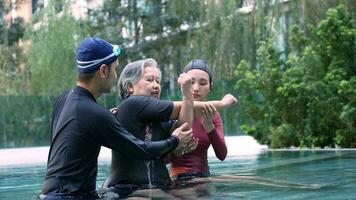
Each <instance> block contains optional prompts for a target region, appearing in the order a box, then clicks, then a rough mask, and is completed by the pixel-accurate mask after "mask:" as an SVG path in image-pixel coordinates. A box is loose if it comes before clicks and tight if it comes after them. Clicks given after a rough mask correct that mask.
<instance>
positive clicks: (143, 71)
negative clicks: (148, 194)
mask: <svg viewBox="0 0 356 200" xmlns="http://www.w3.org/2000/svg"><path fill="white" fill-rule="evenodd" d="M160 82H161V72H160V70H159V68H158V67H157V62H156V61H155V60H154V59H145V60H139V61H135V62H133V63H130V64H128V65H127V66H125V68H124V69H123V71H122V72H121V75H120V78H119V81H118V90H119V94H120V97H121V98H122V99H123V102H122V103H121V104H120V105H119V107H118V108H117V111H116V117H117V119H118V120H119V122H120V123H121V124H122V126H123V127H125V128H126V129H127V130H129V131H130V132H131V133H132V134H133V135H134V136H135V137H137V138H139V139H141V140H152V141H156V140H161V139H162V138H166V137H169V136H170V134H171V132H172V131H173V130H174V129H175V128H176V127H177V126H179V125H181V124H183V123H184V122H188V124H189V122H190V126H191V123H192V121H193V109H192V108H193V107H192V106H193V101H192V100H193V97H192V95H193V93H192V90H191V83H192V81H191V78H190V77H189V76H188V75H187V74H186V73H183V74H181V75H180V76H179V78H178V83H179V84H180V86H181V92H182V96H183V97H182V99H183V101H182V102H172V101H164V100H159V98H160V94H161V86H160ZM235 102H236V99H235V98H234V97H233V96H231V95H227V96H225V97H224V98H223V99H222V100H220V101H212V102H210V104H211V105H215V106H216V107H218V108H220V107H226V106H229V105H232V104H234V103H235ZM210 104H206V103H203V102H194V107H196V109H197V110H205V111H204V112H209V109H210V107H212V106H211V105H210ZM186 128H187V129H189V126H188V127H186ZM197 145H198V141H197V140H195V142H193V143H191V144H190V145H188V148H186V149H179V148H177V149H176V150H175V151H174V154H175V155H178V156H180V155H181V154H183V153H186V152H189V151H192V150H194V149H195V148H196V146H197ZM164 156H165V155H162V156H160V157H158V158H157V159H156V160H154V161H152V162H144V161H140V160H135V159H133V158H132V157H130V155H124V154H121V153H119V152H116V151H112V162H111V169H110V173H109V177H108V178H107V179H106V181H105V183H104V188H106V189H108V190H109V191H113V192H115V193H119V194H120V195H121V196H125V195H127V194H130V193H132V192H133V191H135V190H136V189H142V188H152V187H155V186H159V187H162V186H166V185H168V184H169V183H170V182H171V180H170V177H169V173H168V170H167V168H166V166H165V163H164V162H163V159H162V158H163V157H164ZM149 184H151V185H149Z"/></svg>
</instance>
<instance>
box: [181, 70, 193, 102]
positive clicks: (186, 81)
mask: <svg viewBox="0 0 356 200" xmlns="http://www.w3.org/2000/svg"><path fill="white" fill-rule="evenodd" d="M178 84H179V85H180V89H181V92H182V95H183V98H189V99H192V98H193V93H192V77H190V76H189V75H188V74H187V73H181V74H180V75H179V77H178Z"/></svg>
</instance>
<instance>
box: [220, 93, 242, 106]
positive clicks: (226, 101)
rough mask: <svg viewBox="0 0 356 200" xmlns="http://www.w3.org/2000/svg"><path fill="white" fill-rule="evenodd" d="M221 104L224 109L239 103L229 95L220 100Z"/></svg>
mask: <svg viewBox="0 0 356 200" xmlns="http://www.w3.org/2000/svg"><path fill="white" fill-rule="evenodd" d="M220 102H221V104H222V105H223V107H227V106H231V105H234V104H236V103H237V102H238V101H237V99H236V98H235V97H234V96H233V95H232V94H227V95H225V96H224V97H223V98H222V99H221V100H220Z"/></svg>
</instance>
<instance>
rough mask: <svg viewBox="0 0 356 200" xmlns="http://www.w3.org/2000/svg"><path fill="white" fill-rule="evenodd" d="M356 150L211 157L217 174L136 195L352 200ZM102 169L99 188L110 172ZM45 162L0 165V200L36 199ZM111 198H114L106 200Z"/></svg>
mask: <svg viewBox="0 0 356 200" xmlns="http://www.w3.org/2000/svg"><path fill="white" fill-rule="evenodd" d="M355 153H356V151H355V150H349V151H348V150H337V151H333V150H330V151H325V150H324V151H271V150H269V151H265V152H263V153H261V154H259V155H258V156H257V157H253V156H252V157H250V156H230V157H228V159H227V160H226V161H224V162H220V161H218V160H216V159H210V166H211V172H212V174H213V176H212V177H211V178H209V179H205V180H204V179H196V182H198V183H199V184H193V183H187V184H186V185H185V186H183V187H179V188H173V189H170V190H159V189H152V190H141V191H137V192H135V193H134V194H133V195H134V196H135V197H152V198H153V199H155V198H161V199H162V198H163V199H166V198H176V199H179V198H184V199H187V198H191V199H195V198H204V199H241V198H243V199H244V198H247V199H351V198H353V195H354V194H355V192H354V190H355V188H356V154H355ZM109 167H110V165H109V161H101V162H100V165H99V173H98V179H97V180H98V181H97V188H100V187H101V184H102V183H103V181H104V180H105V178H106V176H107V174H108V172H109ZM44 173H45V164H41V165H31V166H29V165H27V166H15V167H14V166H2V167H0V199H5V200H7V199H35V198H36V195H37V194H38V193H39V190H40V188H41V185H42V181H43V177H44ZM106 199H110V195H109V196H107V197H106Z"/></svg>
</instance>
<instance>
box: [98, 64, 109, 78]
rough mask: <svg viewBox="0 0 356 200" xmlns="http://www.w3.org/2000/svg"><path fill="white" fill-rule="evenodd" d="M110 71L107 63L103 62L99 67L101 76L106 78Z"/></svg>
mask: <svg viewBox="0 0 356 200" xmlns="http://www.w3.org/2000/svg"><path fill="white" fill-rule="evenodd" d="M108 73H109V71H108V67H107V66H106V65H105V64H102V65H101V66H100V68H99V76H100V78H106V77H107V74H108Z"/></svg>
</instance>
